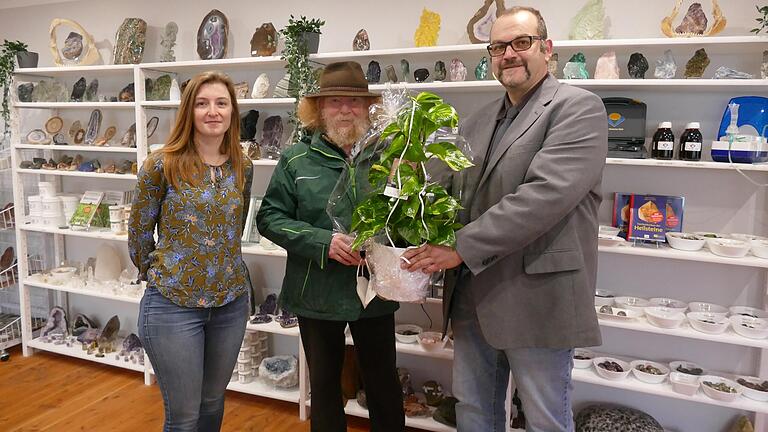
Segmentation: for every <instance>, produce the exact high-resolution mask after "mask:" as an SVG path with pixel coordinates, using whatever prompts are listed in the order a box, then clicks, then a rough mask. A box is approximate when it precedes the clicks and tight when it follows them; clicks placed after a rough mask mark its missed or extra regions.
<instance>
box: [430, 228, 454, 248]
mask: <svg viewBox="0 0 768 432" xmlns="http://www.w3.org/2000/svg"><path fill="white" fill-rule="evenodd" d="M430 243H432V244H436V245H440V246H449V247H453V246H455V245H456V233H455V232H454V230H453V228H452V227H450V226H441V227H439V229H438V231H437V235H435V236H434V238H432V239H430Z"/></svg>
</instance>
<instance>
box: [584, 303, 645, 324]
mask: <svg viewBox="0 0 768 432" xmlns="http://www.w3.org/2000/svg"><path fill="white" fill-rule="evenodd" d="M604 307H606V306H595V313H597V316H598V317H599V318H605V319H612V320H617V321H630V320H635V319H637V318H640V317H641V316H643V315H642V314H641V313H640V312H636V311H633V310H630V309H623V308H620V307H615V306H609V307H610V308H611V312H612V313H607V312H601V311H600V309H602V308H604Z"/></svg>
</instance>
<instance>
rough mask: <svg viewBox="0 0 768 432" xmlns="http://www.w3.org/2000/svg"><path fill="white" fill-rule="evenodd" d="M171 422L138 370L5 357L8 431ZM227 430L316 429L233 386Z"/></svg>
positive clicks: (2, 396)
mask: <svg viewBox="0 0 768 432" xmlns="http://www.w3.org/2000/svg"><path fill="white" fill-rule="evenodd" d="M162 424H163V402H162V398H161V396H160V390H159V388H158V386H157V385H153V386H145V385H144V376H143V374H141V373H138V372H131V371H128V370H123V369H118V368H114V367H110V366H104V365H100V364H98V363H93V362H89V361H85V360H78V359H75V358H71V357H64V356H59V355H57V354H50V353H45V352H37V353H35V355H33V356H30V357H23V356H22V355H21V351H20V349H19V348H18V347H17V348H14V349H13V350H11V359H10V361H8V362H4V363H0V431H3V432H10V431H25V432H32V431H56V432H69V431H87V432H102V431H104V432H120V431H126V432H128V431H131V432H136V431H140V432H155V431H161V430H162ZM347 424H348V430H349V431H350V432H362V431H367V430H368V420H367V419H363V418H358V417H350V416H347ZM222 431H238V432H249V431H254V432H255V431H258V432H297V431H309V421H306V422H302V421H300V420H299V406H298V405H297V404H293V403H289V402H281V401H276V400H272V399H267V398H260V397H256V396H251V395H246V394H242V393H236V392H231V391H230V392H227V398H226V404H225V413H224V425H223V427H222Z"/></svg>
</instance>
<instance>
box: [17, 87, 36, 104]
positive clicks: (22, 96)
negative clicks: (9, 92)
mask: <svg viewBox="0 0 768 432" xmlns="http://www.w3.org/2000/svg"><path fill="white" fill-rule="evenodd" d="M34 90H35V85H34V84H33V83H24V84H19V86H18V87H16V91H17V92H18V95H19V102H32V92H33V91H34Z"/></svg>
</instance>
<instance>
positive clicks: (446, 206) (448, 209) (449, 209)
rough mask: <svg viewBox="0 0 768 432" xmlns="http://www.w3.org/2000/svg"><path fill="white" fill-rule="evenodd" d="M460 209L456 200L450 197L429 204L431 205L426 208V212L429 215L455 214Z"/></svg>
mask: <svg viewBox="0 0 768 432" xmlns="http://www.w3.org/2000/svg"><path fill="white" fill-rule="evenodd" d="M460 209H461V205H460V204H459V202H458V201H456V198H454V197H452V196H444V197H442V198H439V199H438V200H436V201H435V202H433V203H431V205H429V206H428V207H427V212H428V213H429V214H431V215H442V214H446V213H455V212H456V211H457V210H460Z"/></svg>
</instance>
